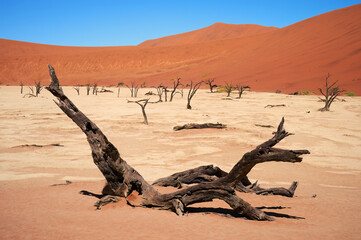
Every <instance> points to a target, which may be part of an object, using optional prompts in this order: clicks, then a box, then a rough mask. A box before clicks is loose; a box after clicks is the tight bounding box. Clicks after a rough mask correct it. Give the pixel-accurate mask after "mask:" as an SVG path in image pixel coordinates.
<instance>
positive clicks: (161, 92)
mask: <svg viewBox="0 0 361 240" xmlns="http://www.w3.org/2000/svg"><path fill="white" fill-rule="evenodd" d="M154 88H155V89H156V90H157V95H158V97H159V99H158V102H163V100H162V95H163V85H162V84H159V85H158V86H157V87H154Z"/></svg>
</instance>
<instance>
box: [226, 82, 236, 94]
mask: <svg viewBox="0 0 361 240" xmlns="http://www.w3.org/2000/svg"><path fill="white" fill-rule="evenodd" d="M224 89H225V90H226V92H227V97H230V96H231V92H232V90H233V89H234V87H233V86H232V84H229V83H227V82H226V85H225V86H224Z"/></svg>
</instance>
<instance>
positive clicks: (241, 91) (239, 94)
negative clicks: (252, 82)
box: [236, 84, 250, 98]
mask: <svg viewBox="0 0 361 240" xmlns="http://www.w3.org/2000/svg"><path fill="white" fill-rule="evenodd" d="M249 88H250V87H249V86H242V85H240V84H237V85H236V89H237V91H238V98H241V97H242V94H243V91H244V90H245V89H249Z"/></svg>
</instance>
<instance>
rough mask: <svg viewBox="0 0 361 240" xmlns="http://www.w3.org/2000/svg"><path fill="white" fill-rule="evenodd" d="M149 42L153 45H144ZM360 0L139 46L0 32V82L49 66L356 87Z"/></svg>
mask: <svg viewBox="0 0 361 240" xmlns="http://www.w3.org/2000/svg"><path fill="white" fill-rule="evenodd" d="M149 45H151V47H149ZM360 46H361V4H358V5H354V6H351V7H347V8H343V9H339V10H335V11H332V12H328V13H325V14H321V15H318V16H315V17H312V18H309V19H306V20H303V21H300V22H298V23H295V24H292V25H290V26H287V27H284V28H272V27H263V26H257V25H242V24H241V25H233V24H220V23H218V24H214V25H212V26H209V27H207V28H204V29H200V30H197V31H193V32H188V33H183V34H178V35H174V36H168V37H164V38H160V39H155V40H151V41H146V42H144V43H142V44H140V45H138V46H122V47H62V46H51V45H42V44H35V43H26V42H18V41H11V40H6V39H0V82H1V84H2V85H7V84H9V85H19V84H20V82H21V81H22V82H23V83H24V84H34V81H42V82H43V83H44V82H47V81H48V74H47V67H46V66H47V65H48V64H51V65H53V66H54V68H55V69H56V70H57V73H59V74H61V75H62V76H63V77H62V84H64V85H77V84H87V83H89V84H94V83H98V85H113V86H116V85H117V83H118V82H124V83H129V82H130V81H132V80H135V81H138V82H139V83H141V82H146V84H147V86H148V87H152V86H154V85H157V84H159V83H163V84H165V85H168V84H170V82H169V79H172V78H176V77H181V78H182V81H183V82H184V83H189V82H190V81H200V80H202V79H201V76H202V75H204V74H206V73H210V74H209V76H208V77H210V78H216V80H217V82H218V84H224V83H225V82H228V83H232V84H234V85H235V84H236V83H240V84H243V85H249V86H251V87H252V89H253V90H254V91H263V92H266V91H271V92H275V91H276V90H277V89H279V90H281V91H282V92H283V93H291V92H295V91H301V90H302V91H305V90H308V91H318V88H319V87H320V86H321V85H323V82H324V79H325V77H326V76H327V73H330V74H331V79H330V80H332V81H336V80H338V81H339V84H340V87H341V88H342V89H345V90H347V91H349V92H353V93H355V94H356V95H360V94H361V61H360V59H361V51H360V50H361V49H360Z"/></svg>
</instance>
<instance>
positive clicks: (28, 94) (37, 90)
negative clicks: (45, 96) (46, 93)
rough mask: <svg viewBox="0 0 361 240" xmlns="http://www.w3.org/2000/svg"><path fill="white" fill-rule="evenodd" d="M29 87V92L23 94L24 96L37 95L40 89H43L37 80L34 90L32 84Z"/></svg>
mask: <svg viewBox="0 0 361 240" xmlns="http://www.w3.org/2000/svg"><path fill="white" fill-rule="evenodd" d="M29 89H30V91H31V93H27V94H25V95H24V97H38V96H39V94H40V92H41V90H43V87H42V86H41V83H40V81H39V82H35V90H34V88H33V87H32V86H29Z"/></svg>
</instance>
